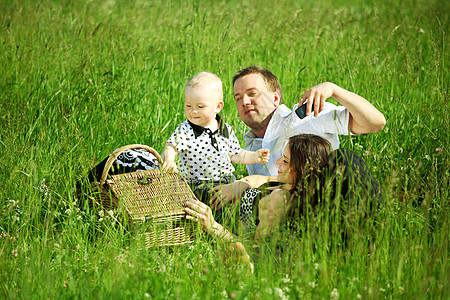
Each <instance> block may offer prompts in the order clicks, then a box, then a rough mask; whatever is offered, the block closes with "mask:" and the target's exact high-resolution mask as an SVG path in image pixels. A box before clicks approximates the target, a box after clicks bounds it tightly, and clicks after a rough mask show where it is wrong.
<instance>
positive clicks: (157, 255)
mask: <svg viewBox="0 0 450 300" xmlns="http://www.w3.org/2000/svg"><path fill="white" fill-rule="evenodd" d="M0 12H1V18H0V74H2V76H1V79H0V90H1V93H0V103H1V107H0V126H1V130H0V157H1V159H0V205H1V206H0V231H1V232H0V234H2V236H1V237H0V251H1V252H0V295H2V296H3V297H13V298H30V297H33V298H111V297H119V298H145V297H147V296H148V297H152V298H169V297H170V298H172V297H177V298H205V299H207V298H226V297H230V298H233V297H236V298H244V297H247V298H263V299H265V298H270V299H272V298H274V297H279V298H282V297H281V296H286V297H291V298H333V297H335V296H336V295H337V294H338V296H339V297H340V298H342V299H346V298H350V299H355V298H357V297H358V295H361V297H362V298H363V299H365V298H405V299H410V298H431V299H435V298H442V299H446V298H448V297H450V285H449V282H450V280H449V275H448V274H450V270H449V265H448V264H449V252H448V251H449V249H448V247H449V226H450V224H449V202H448V200H449V193H448V190H449V182H448V180H449V171H448V170H449V149H450V148H449V146H450V140H449V129H450V128H449V127H450V126H449V108H448V94H449V82H450V80H449V67H448V55H446V54H447V53H448V49H449V42H448V37H447V36H446V34H447V33H448V31H449V26H448V24H449V16H448V12H449V4H448V2H447V1H438V0H436V1H434V0H433V1H425V0H424V1H401V2H398V1H381V2H380V1H369V0H367V1H366V0H364V1H363V0H360V1H353V3H352V4H349V3H348V1H330V0H324V1H306V0H305V1H281V2H280V3H277V4H276V5H275V4H273V3H272V2H271V1H256V2H254V1H229V2H220V3H213V1H210V2H208V1H190V2H184V1H180V2H177V1H164V2H163V3H161V4H160V3H156V1H127V2H124V1H117V2H116V1H104V2H98V3H97V2H92V1H49V0H44V1H25V0H24V1H3V2H1V3H0ZM251 64H257V65H261V66H264V67H266V68H268V69H269V70H271V71H273V72H274V73H275V74H276V75H277V76H278V77H279V79H280V81H281V83H282V86H283V89H284V97H285V103H286V104H287V105H288V106H292V105H293V104H294V103H296V101H298V99H300V97H301V95H302V93H303V92H304V91H305V90H306V89H307V88H309V87H311V86H313V85H316V84H318V83H320V82H323V81H332V82H334V83H336V84H338V85H340V86H342V87H344V88H346V89H348V90H351V91H354V92H356V93H358V94H360V95H362V96H364V97H365V98H367V99H368V100H369V101H371V103H373V104H374V105H375V106H376V107H377V108H378V109H379V110H381V111H382V112H383V113H384V114H385V116H386V119H387V125H386V127H385V128H384V129H383V131H381V132H379V133H376V134H369V135H362V136H351V137H343V138H342V145H343V146H344V147H347V148H350V149H352V150H354V151H355V152H357V153H358V154H360V155H361V156H362V157H363V158H364V159H365V160H366V162H367V164H368V165H369V167H370V169H371V170H372V171H373V173H374V175H375V176H376V177H377V179H378V180H379V181H380V182H381V183H382V185H383V187H384V188H385V191H386V194H387V198H388V199H387V203H386V206H385V207H384V209H383V210H382V211H381V212H380V216H379V220H380V221H379V223H378V224H377V227H376V230H375V231H374V233H373V249H371V250H370V251H369V249H368V246H367V235H368V234H369V233H370V230H369V229H367V230H368V231H367V232H365V231H360V232H357V234H358V236H359V237H360V238H359V239H357V240H355V241H354V243H352V244H351V245H349V247H348V248H333V246H330V239H331V238H332V237H331V238H330V237H328V236H324V235H322V233H323V232H322V231H321V228H322V227H323V226H322V225H323V223H321V222H326V221H324V220H322V219H320V218H319V219H318V222H319V223H318V224H315V225H314V226H312V227H311V228H312V230H311V231H308V232H307V233H306V234H305V235H304V236H303V237H302V238H301V239H300V240H298V241H295V242H292V244H293V245H295V247H293V248H295V249H294V250H292V249H291V250H289V251H287V253H286V255H284V256H283V257H282V258H281V259H279V258H278V256H277V255H276V254H275V253H272V252H271V249H272V248H271V247H263V249H266V250H267V251H263V254H261V255H260V258H259V260H258V262H257V263H256V271H255V274H254V275H248V274H246V273H245V272H244V271H243V270H242V269H241V268H240V267H238V266H237V267H230V266H225V265H224V263H223V260H222V256H223V252H222V251H221V246H220V243H218V244H211V243H210V241H209V240H208V239H207V238H206V237H202V238H200V239H198V241H197V242H196V243H195V244H193V245H192V246H191V247H178V248H176V249H173V252H171V251H168V249H157V250H150V251H142V250H140V243H139V241H138V240H136V239H135V235H134V234H132V233H130V232H128V231H127V230H125V229H123V228H122V227H120V226H119V227H117V226H115V225H111V222H112V220H111V218H110V217H107V216H106V217H105V218H104V220H103V221H102V222H100V223H99V222H98V220H97V218H98V216H96V215H90V214H87V215H82V214H81V212H79V211H77V210H76V208H75V206H74V200H75V199H74V195H73V194H72V187H73V185H74V183H75V182H76V180H78V179H79V178H80V177H81V176H82V175H83V174H85V173H86V172H87V171H88V170H89V169H90V168H92V167H93V166H95V165H96V164H97V163H98V162H99V161H100V160H102V159H103V158H104V157H106V156H107V155H108V154H109V153H110V152H111V151H113V150H114V149H116V148H118V147H120V146H122V145H126V144H132V143H142V144H147V145H150V146H152V147H153V148H155V149H156V150H157V151H159V152H161V151H162V148H163V145H164V142H165V140H167V138H168V137H169V136H170V134H171V132H172V130H174V129H175V127H176V125H177V124H178V123H180V122H181V121H183V120H184V118H185V117H184V113H183V91H184V85H185V83H186V81H187V80H188V79H189V78H190V77H191V76H192V75H194V74H195V73H197V72H200V71H205V70H206V71H211V72H214V73H216V74H218V75H219V76H220V77H221V78H222V80H223V84H224V97H225V108H224V110H223V113H222V115H223V117H224V118H225V119H226V121H227V122H228V123H229V124H230V125H232V126H233V128H234V129H235V131H236V134H237V136H238V137H239V139H240V141H241V142H242V143H243V140H242V136H243V134H244V132H245V131H246V130H247V129H246V128H245V125H243V124H242V123H241V121H240V119H239V117H238V115H237V113H236V109H235V107H234V100H233V97H232V89H231V78H232V76H233V74H234V73H235V72H236V71H237V70H239V69H240V68H242V67H246V66H248V65H251ZM304 67H306V68H305V69H304V70H303V71H301V70H302V69H303V68H304ZM90 79H91V80H92V82H90ZM330 101H333V100H330ZM436 148H440V149H442V150H443V151H442V153H440V152H436V151H435V149H436ZM237 173H238V174H237V175H238V176H243V175H245V173H244V168H242V167H239V168H238V172H237ZM321 226H322V227H321ZM93 227H97V228H98V230H101V231H102V232H103V233H101V234H97V235H96V237H95V238H91V236H92V234H91V233H90V232H91V231H92V228H93ZM246 245H247V246H248V248H250V252H252V251H251V243H248V244H246ZM335 250H336V251H335ZM281 294H282V295H281Z"/></svg>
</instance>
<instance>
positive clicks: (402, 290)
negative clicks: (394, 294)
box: [398, 286, 405, 294]
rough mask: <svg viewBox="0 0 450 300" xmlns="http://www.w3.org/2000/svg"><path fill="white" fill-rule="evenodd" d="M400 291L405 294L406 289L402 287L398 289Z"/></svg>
mask: <svg viewBox="0 0 450 300" xmlns="http://www.w3.org/2000/svg"><path fill="white" fill-rule="evenodd" d="M398 291H399V292H400V294H403V292H404V291H405V289H404V288H403V287H402V286H399V287H398Z"/></svg>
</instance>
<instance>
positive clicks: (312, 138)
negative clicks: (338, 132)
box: [286, 134, 332, 229]
mask: <svg viewBox="0 0 450 300" xmlns="http://www.w3.org/2000/svg"><path fill="white" fill-rule="evenodd" d="M288 145H289V148H290V150H291V160H290V167H291V168H292V169H293V171H294V172H293V173H294V182H293V187H292V189H291V191H290V193H291V195H290V197H289V200H288V208H287V213H286V218H287V222H288V227H289V228H291V229H294V228H295V227H296V226H297V223H298V221H299V220H300V218H301V216H302V215H303V214H304V213H305V210H306V209H307V207H311V208H312V207H315V206H316V205H317V204H318V203H319V199H320V197H321V196H322V188H323V187H324V185H325V174H324V173H325V170H326V168H327V166H328V160H329V156H330V153H331V151H332V150H331V146H330V143H329V142H328V141H327V140H325V139H324V138H322V137H320V136H317V135H313V134H299V135H296V136H293V137H291V138H290V139H289V144H288Z"/></svg>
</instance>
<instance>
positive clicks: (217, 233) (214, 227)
mask: <svg viewBox="0 0 450 300" xmlns="http://www.w3.org/2000/svg"><path fill="white" fill-rule="evenodd" d="M184 211H185V212H186V213H187V215H186V219H188V220H192V221H194V222H198V223H199V224H200V226H201V227H202V229H203V230H205V231H206V232H207V233H208V234H209V235H211V236H212V237H214V238H218V239H221V240H222V241H225V242H226V243H225V244H226V245H229V250H231V251H233V252H235V253H236V255H237V258H238V261H239V262H243V263H244V264H245V265H247V266H248V267H249V269H250V271H251V272H252V273H253V264H252V263H251V261H250V256H249V255H248V253H247V251H246V250H245V247H244V245H242V243H241V242H239V241H238V240H237V237H236V236H234V235H233V234H232V233H230V232H229V231H228V230H227V229H225V228H224V227H223V226H222V225H220V224H219V223H217V222H216V221H215V220H214V217H213V215H212V211H211V208H210V207H209V206H207V205H206V204H204V203H202V202H201V201H198V200H197V199H192V200H188V201H186V207H185V209H184Z"/></svg>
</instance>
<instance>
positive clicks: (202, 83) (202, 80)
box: [186, 72, 223, 100]
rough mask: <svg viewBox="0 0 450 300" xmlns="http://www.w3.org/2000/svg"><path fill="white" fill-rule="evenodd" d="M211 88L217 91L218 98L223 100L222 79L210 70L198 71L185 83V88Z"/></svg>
mask: <svg viewBox="0 0 450 300" xmlns="http://www.w3.org/2000/svg"><path fill="white" fill-rule="evenodd" d="M187 87H191V88H204V89H213V90H215V91H216V92H217V95H218V98H219V100H223V89H222V81H221V80H220V78H219V76H217V75H216V74H214V73H211V72H200V73H197V74H195V75H194V76H192V78H191V79H189V81H188V83H187V84H186V88H187Z"/></svg>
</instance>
